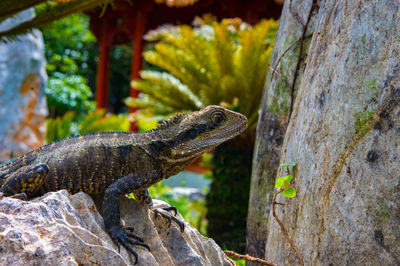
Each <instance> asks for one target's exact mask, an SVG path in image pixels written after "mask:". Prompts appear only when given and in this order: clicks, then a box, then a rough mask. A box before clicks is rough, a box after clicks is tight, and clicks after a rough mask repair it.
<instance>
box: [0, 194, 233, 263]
mask: <svg viewBox="0 0 400 266" xmlns="http://www.w3.org/2000/svg"><path fill="white" fill-rule="evenodd" d="M154 204H155V206H158V207H166V206H168V205H167V204H166V203H165V202H162V201H158V200H154ZM178 216H179V217H180V215H179V214H178ZM121 217H122V222H123V223H124V224H125V226H134V228H135V233H136V234H138V235H140V236H142V237H143V238H144V240H145V242H146V243H147V244H148V245H149V246H150V248H151V252H149V251H148V250H147V249H144V248H141V247H135V250H136V251H137V253H138V254H139V261H138V264H137V265H231V264H230V263H229V262H228V260H227V259H226V257H225V255H224V253H223V252H222V250H221V249H220V248H219V247H218V246H217V245H216V244H215V242H214V241H213V240H212V239H210V238H206V237H203V236H202V235H201V234H200V233H199V232H198V231H197V230H196V229H195V228H193V227H192V226H190V225H189V224H187V223H186V224H185V225H186V226H185V231H184V233H181V232H180V231H179V228H178V227H177V226H176V224H174V223H172V225H171V227H168V222H167V221H166V220H165V219H163V218H160V217H158V218H155V217H154V214H153V213H152V212H151V211H149V210H148V208H147V207H146V206H145V205H144V204H141V203H138V202H136V201H135V200H133V199H129V198H127V197H122V198H121ZM180 218H182V217H180ZM133 263H134V257H133V256H132V255H130V254H128V253H127V251H126V250H125V249H124V248H121V253H118V250H117V247H116V245H115V244H114V243H113V242H112V240H111V238H110V237H109V235H108V234H107V233H106V232H105V231H104V224H103V218H102V216H101V215H100V214H99V212H97V210H96V206H95V204H94V202H93V200H92V198H91V197H90V196H89V195H87V194H85V193H83V192H80V193H77V194H75V195H70V194H69V193H68V192H67V191H65V190H61V191H58V192H50V193H47V194H46V195H44V196H42V197H40V198H36V199H32V200H31V201H21V200H18V199H13V198H6V197H3V198H2V199H1V200H0V265H132V264H133Z"/></svg>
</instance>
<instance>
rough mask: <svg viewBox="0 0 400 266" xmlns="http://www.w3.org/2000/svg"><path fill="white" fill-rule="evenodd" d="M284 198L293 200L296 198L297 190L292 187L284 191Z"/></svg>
mask: <svg viewBox="0 0 400 266" xmlns="http://www.w3.org/2000/svg"><path fill="white" fill-rule="evenodd" d="M282 196H285V197H287V198H293V197H294V196H296V190H295V189H294V188H292V187H291V188H289V189H288V190H285V191H283V192H282Z"/></svg>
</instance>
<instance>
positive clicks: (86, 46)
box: [42, 13, 132, 117]
mask: <svg viewBox="0 0 400 266" xmlns="http://www.w3.org/2000/svg"><path fill="white" fill-rule="evenodd" d="M42 31H43V37H44V40H45V44H46V59H47V66H46V69H47V72H48V74H49V86H48V89H47V90H46V94H47V97H48V105H49V110H50V114H51V116H52V117H55V116H57V115H62V114H64V113H65V112H66V111H67V110H75V111H76V112H77V113H78V114H80V113H82V112H83V114H87V113H88V112H89V111H91V110H93V106H94V105H95V104H94V102H92V103H89V102H87V101H88V100H93V96H94V95H93V93H92V92H90V90H91V91H94V88H95V86H96V69H97V61H98V44H97V41H96V38H95V36H94V35H93V34H92V33H91V32H90V30H89V17H88V16H86V15H84V14H81V13H77V14H74V15H72V16H69V17H66V18H63V19H61V20H58V21H55V22H54V23H52V24H49V25H47V26H46V27H43V29H42ZM131 59H132V45H130V44H126V45H118V46H112V47H111V49H110V64H109V66H110V74H109V91H108V94H109V95H108V100H109V103H108V106H107V110H109V111H111V112H113V113H121V112H127V111H128V108H127V107H126V106H125V104H124V102H123V100H122V99H124V98H126V97H128V96H129V90H130V86H129V83H130V69H131ZM60 86H63V88H62V90H61V88H58V87H60ZM90 88H91V89H90ZM53 90H55V91H54V92H52V91H53ZM60 92H61V93H60ZM66 95H68V96H66ZM71 95H75V97H71ZM81 96H83V98H79V97H81ZM68 100H71V102H68ZM77 101H78V102H83V105H81V104H78V105H75V103H76V102H77Z"/></svg>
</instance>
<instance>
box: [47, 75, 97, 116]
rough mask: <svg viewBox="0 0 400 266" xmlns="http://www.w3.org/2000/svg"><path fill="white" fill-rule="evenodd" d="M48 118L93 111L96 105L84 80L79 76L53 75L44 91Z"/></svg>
mask: <svg viewBox="0 0 400 266" xmlns="http://www.w3.org/2000/svg"><path fill="white" fill-rule="evenodd" d="M45 92H46V99H47V105H48V107H49V111H50V116H51V117H56V116H58V115H63V114H65V113H66V112H67V111H71V110H74V111H76V112H77V113H79V114H84V113H88V112H89V111H92V110H94V108H95V106H96V103H95V102H94V101H93V100H92V98H93V93H92V91H91V90H90V88H89V86H87V85H86V79H85V78H84V77H82V76H79V75H64V74H61V73H59V72H56V73H53V76H52V77H50V78H49V83H48V87H46V89H45Z"/></svg>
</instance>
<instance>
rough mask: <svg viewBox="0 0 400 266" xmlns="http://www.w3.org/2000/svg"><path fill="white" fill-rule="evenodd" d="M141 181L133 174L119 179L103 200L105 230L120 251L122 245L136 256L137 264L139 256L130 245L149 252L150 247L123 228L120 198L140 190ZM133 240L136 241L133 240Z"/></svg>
mask: <svg viewBox="0 0 400 266" xmlns="http://www.w3.org/2000/svg"><path fill="white" fill-rule="evenodd" d="M139 180H140V179H139V178H137V177H136V176H135V175H133V174H129V175H127V176H125V177H123V178H120V179H118V180H117V181H115V182H114V183H113V184H111V185H110V186H109V187H108V188H107V189H106V191H105V193H104V200H103V217H104V225H105V228H106V230H107V232H108V234H109V235H110V236H111V238H112V240H113V241H114V242H115V243H116V244H117V246H118V250H119V248H120V245H122V246H124V248H126V249H127V250H128V251H129V252H130V253H132V254H133V255H134V256H135V264H136V263H137V261H138V254H137V253H136V251H135V250H134V249H133V248H132V247H131V246H130V245H129V244H132V245H138V246H142V247H145V248H147V249H148V250H149V251H150V247H149V246H148V245H147V244H146V243H144V241H143V239H142V238H141V237H139V236H137V235H135V234H133V233H131V232H127V231H126V230H125V228H123V227H122V226H121V223H120V218H121V216H120V208H119V206H120V202H119V197H120V195H125V194H127V193H130V192H132V191H135V190H138V189H140V187H141V186H142V185H143V184H141V183H140V181H139ZM132 238H133V239H135V240H132Z"/></svg>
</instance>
